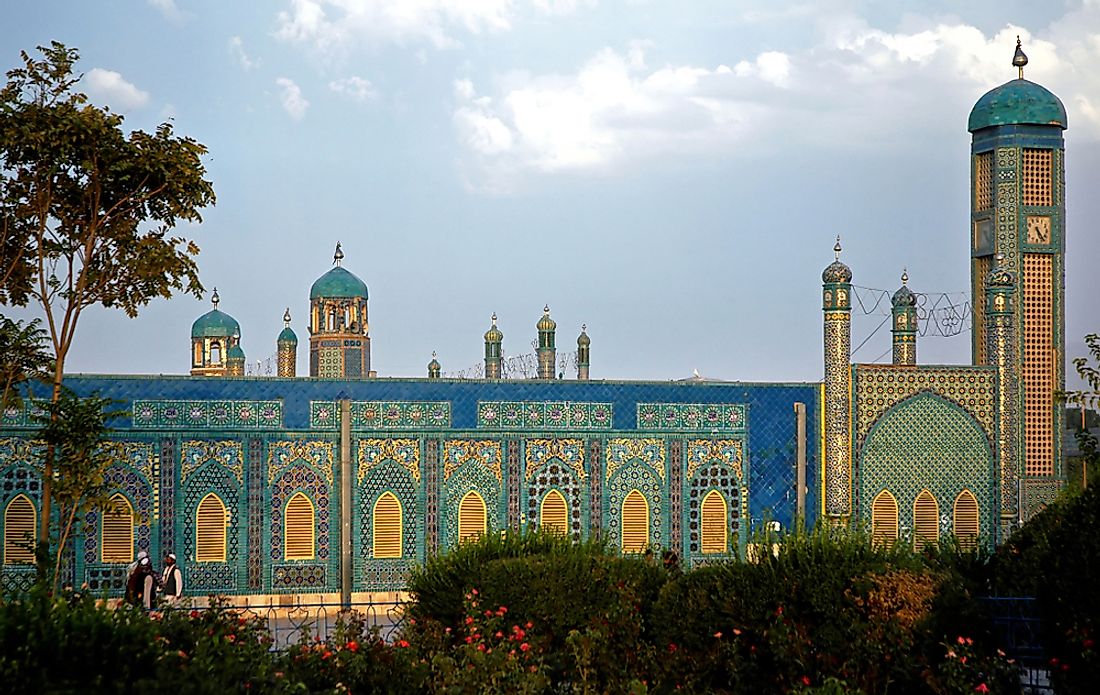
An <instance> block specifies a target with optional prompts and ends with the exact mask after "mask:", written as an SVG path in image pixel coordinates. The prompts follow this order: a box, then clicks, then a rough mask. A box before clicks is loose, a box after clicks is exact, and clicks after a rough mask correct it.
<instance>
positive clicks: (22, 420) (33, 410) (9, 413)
mask: <svg viewBox="0 0 1100 695" xmlns="http://www.w3.org/2000/svg"><path fill="white" fill-rule="evenodd" d="M44 414H45V411H44V410H42V409H41V408H39V407H38V406H36V405H34V404H33V403H31V402H30V401H27V400H25V401H24V402H23V405H22V407H19V406H14V405H13V406H9V407H7V408H4V409H3V410H0V427H4V428H8V427H11V428H16V427H40V426H41V425H40V424H39V422H38V419H39V418H41V417H42V416H43V415H44Z"/></svg>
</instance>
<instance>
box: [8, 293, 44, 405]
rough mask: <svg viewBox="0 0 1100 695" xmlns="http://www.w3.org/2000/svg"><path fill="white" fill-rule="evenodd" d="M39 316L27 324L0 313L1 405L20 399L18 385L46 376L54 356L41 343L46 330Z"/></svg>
mask: <svg viewBox="0 0 1100 695" xmlns="http://www.w3.org/2000/svg"><path fill="white" fill-rule="evenodd" d="M40 325H41V322H40V321H39V320H38V319H34V320H33V321H30V322H29V323H27V324H26V325H24V324H23V322H22V321H19V320H15V321H13V320H11V319H9V318H8V317H6V316H3V315H0V380H2V381H3V392H2V393H0V408H7V407H8V406H12V405H16V406H17V405H19V404H20V403H21V399H20V393H19V386H20V385H21V384H23V383H24V382H27V381H30V380H32V379H38V380H42V381H45V380H48V379H49V378H50V376H51V374H52V371H53V360H52V359H51V358H50V355H49V353H48V352H47V350H46V346H45V345H44V343H45V341H46V332H45V331H43V330H42V329H41V328H40V327H39V326H40Z"/></svg>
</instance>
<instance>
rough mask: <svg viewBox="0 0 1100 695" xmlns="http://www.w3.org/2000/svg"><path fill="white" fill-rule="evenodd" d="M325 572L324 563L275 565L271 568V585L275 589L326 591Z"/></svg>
mask: <svg viewBox="0 0 1100 695" xmlns="http://www.w3.org/2000/svg"><path fill="white" fill-rule="evenodd" d="M325 574H326V573H325V566H324V565H307V564H301V565H274V566H272V568H271V586H272V588H273V589H298V590H302V591H310V592H313V591H324V590H325V587H326V582H325Z"/></svg>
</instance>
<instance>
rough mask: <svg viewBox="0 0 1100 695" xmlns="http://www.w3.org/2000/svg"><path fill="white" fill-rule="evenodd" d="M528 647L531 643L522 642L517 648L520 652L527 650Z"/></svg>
mask: <svg viewBox="0 0 1100 695" xmlns="http://www.w3.org/2000/svg"><path fill="white" fill-rule="evenodd" d="M530 648H531V645H529V644H527V643H526V642H524V643H523V644H521V645H519V650H520V651H521V652H525V651H527V650H528V649H530Z"/></svg>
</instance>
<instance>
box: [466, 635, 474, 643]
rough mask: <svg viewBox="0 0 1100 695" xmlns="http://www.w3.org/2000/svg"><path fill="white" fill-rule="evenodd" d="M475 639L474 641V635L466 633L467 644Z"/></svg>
mask: <svg viewBox="0 0 1100 695" xmlns="http://www.w3.org/2000/svg"><path fill="white" fill-rule="evenodd" d="M473 641H474V638H473V637H471V636H470V635H466V644H472V643H473Z"/></svg>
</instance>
